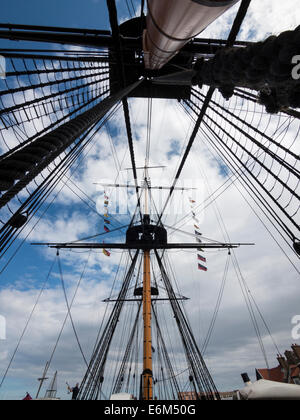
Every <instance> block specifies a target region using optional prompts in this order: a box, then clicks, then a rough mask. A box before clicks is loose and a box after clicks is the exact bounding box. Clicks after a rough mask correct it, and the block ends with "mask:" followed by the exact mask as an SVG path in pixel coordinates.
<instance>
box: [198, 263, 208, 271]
mask: <svg viewBox="0 0 300 420" xmlns="http://www.w3.org/2000/svg"><path fill="white" fill-rule="evenodd" d="M198 269H199V270H202V271H207V268H206V267H204V265H202V264H198Z"/></svg>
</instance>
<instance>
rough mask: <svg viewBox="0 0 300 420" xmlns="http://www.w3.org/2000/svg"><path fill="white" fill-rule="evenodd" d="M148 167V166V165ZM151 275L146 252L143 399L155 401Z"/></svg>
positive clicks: (148, 252) (146, 251) (148, 254)
mask: <svg viewBox="0 0 300 420" xmlns="http://www.w3.org/2000/svg"><path fill="white" fill-rule="evenodd" d="M146 166H147V165H146ZM145 175H146V176H145V215H148V214H149V209H148V194H149V189H148V187H147V186H148V183H147V169H146V174H145ZM151 319H152V311H151V273H150V251H149V250H144V273H143V322H144V349H143V399H144V400H152V399H153V389H152V388H153V378H152V329H151Z"/></svg>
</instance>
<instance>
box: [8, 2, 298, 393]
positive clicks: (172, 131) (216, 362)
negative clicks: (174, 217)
mask: <svg viewBox="0 0 300 420" xmlns="http://www.w3.org/2000/svg"><path fill="white" fill-rule="evenodd" d="M136 3H138V2H136ZM264 3H265V4H266V2H264ZM287 3H288V2H287ZM287 3H286V4H283V2H282V0H269V1H268V2H267V4H268V7H267V11H268V20H267V22H266V21H265V19H263V18H262V16H263V13H262V6H261V4H262V2H261V0H253V2H252V6H251V9H250V12H249V15H248V17H247V19H246V21H245V25H244V27H243V30H242V33H241V37H242V38H243V39H250V38H251V39H252V38H254V39H255V38H256V37H258V38H263V37H264V36H266V35H267V34H268V33H270V32H272V30H273V29H274V28H275V27H276V28H278V30H279V26H280V29H281V30H284V29H286V28H292V27H294V26H295V22H296V21H297V20H299V17H297V16H295V15H296V13H290V14H288V13H287V10H290V11H292V10H297V9H293V7H291V3H293V4H296V3H294V1H293V0H290V1H289V5H288V4H287ZM117 4H118V8H119V18H120V19H124V17H125V16H126V15H128V11H127V8H126V4H125V1H123V0H120V1H118V2H117ZM275 4H276V5H277V8H276V7H275V6H274V5H275ZM284 7H285V13H284V12H283V10H282V9H283V8H284ZM298 10H299V7H298ZM235 11H236V10H235ZM280 15H284V16H285V17H286V19H281V20H280V24H279V19H278V16H280ZM233 17H234V13H229V14H227V15H226V16H224V17H222V18H221V20H220V21H219V22H218V23H217V24H214V25H212V26H211V27H210V28H209V29H208V31H207V33H208V35H207V36H212V37H213V36H215V37H216V38H218V37H219V36H221V35H223V36H224V35H225V34H226V33H228V30H229V29H230V25H231V23H232V20H233ZM0 20H1V22H3V23H16V24H17V23H23V24H32V25H51V26H66V27H68V26H69V27H79V28H84V27H86V28H91V29H109V25H108V16H107V11H106V2H105V0H87V1H83V0H60V1H58V0H53V1H47V2H46V1H41V0H39V1H38V0H35V1H33V0H29V1H24V0H11V1H9V2H3V4H2V5H1V18H0ZM253 28H255V30H254V29H253ZM8 45H9V46H10V47H12V46H15V47H17V48H21V47H22V46H23V47H24V48H30V47H31V48H32V47H33V46H34V47H38V45H37V44H32V43H25V44H24V43H20V42H16V43H12V42H8V41H3V40H0V47H2V48H4V47H6V46H8ZM42 47H43V48H45V47H46V45H45V44H43V45H42ZM130 107H131V111H132V114H133V115H134V116H135V117H134V119H135V120H136V121H135V122H136V123H137V128H135V130H134V131H135V132H134V134H135V135H136V137H135V140H136V143H135V146H136V157H137V163H138V165H139V166H141V165H143V163H144V162H143V160H142V159H143V157H144V154H143V152H144V149H143V146H144V137H145V127H146V123H145V121H143V119H142V115H146V106H145V104H143V103H142V104H141V103H140V102H130ZM174 108H175V106H174V104H173V103H171V102H170V101H168V102H166V101H165V102H164V101H158V102H156V103H155V109H154V115H153V130H154V134H153V139H154V140H155V141H156V143H155V147H153V149H152V150H151V152H153V153H154V158H153V159H154V161H153V164H164V163H165V162H166V161H167V162H168V164H169V165H170V168H171V169H170V172H167V173H168V176H169V179H170V178H171V176H170V174H173V172H174V169H175V167H176V165H177V164H178V159H179V156H178V153H176V150H175V147H178V148H179V149H180V148H182V147H183V146H184V142H185V140H186V139H187V138H188V137H187V132H188V130H190V129H191V125H190V122H187V121H186V120H185V119H184V118H183V117H182V115H180V113H179V111H178V109H175V110H174ZM141 110H142V111H143V112H142V111H141ZM175 112H176V114H175ZM140 113H141V115H140ZM174 115H176V117H175V118H174ZM180 118H183V119H180ZM122 121H123V119H122V114H119V115H118V116H117V117H116V119H115V120H114V121H113V123H112V134H113V137H114V140H115V145H116V148H117V153H118V157H119V159H120V161H121V160H122V157H123V156H124V154H125V153H126V149H127V140H126V136H124V132H125V130H124V124H123V123H122ZM104 134H105V133H104ZM103 137H105V136H104V135H103ZM103 137H101V138H100V139H99V140H101V141H102V140H103ZM115 137H116V138H115ZM160 138H164V139H166V140H165V141H157V140H158V139H160ZM104 140H105V141H106V143H105V142H104V141H103V143H100V145H99V146H98V147H97V149H96V151H95V155H94V156H93V157H91V158H90V160H89V161H88V162H87V167H86V168H84V170H82V171H80V176H78V179H77V181H78V184H79V185H80V186H81V187H82V188H87V189H90V188H91V182H92V181H95V180H96V179H95V178H93V177H96V175H97V172H96V171H95V170H94V166H95V165H96V163H97V159H99V161H100V163H101V165H102V166H101V167H103V171H102V172H101V176H104V175H103V173H104V174H105V176H106V175H107V174H109V175H110V176H113V175H114V172H113V160H112V157H111V156H110V155H109V150H110V149H109V146H108V141H107V140H108V139H107V136H106V137H105V138H104ZM195 147H196V150H195V151H194V153H193V155H194V160H195V161H194V162H188V165H187V166H188V167H187V171H186V173H185V176H186V178H187V179H193V177H199V172H198V166H199V165H200V164H201V165H202V164H203V165H204V169H205V171H206V173H207V174H208V175H207V176H208V178H210V180H211V182H212V183H213V187H212V189H215V188H217V187H218V186H219V185H220V184H221V183H222V182H223V181H224V175H225V174H226V170H225V168H224V167H223V166H221V165H220V164H219V162H218V161H213V160H212V159H209V154H208V152H207V150H206V149H205V148H204V146H203V145H202V138H200V139H199V138H198V141H197V144H196V145H195ZM96 158H97V159H96ZM127 158H128V155H127ZM205 158H206V159H205ZM106 161H107V162H106ZM125 163H126V164H124V166H125V167H126V166H130V162H129V161H128V159H127V161H126V160H125ZM111 173H112V175H111ZM155 176H156V178H157V180H158V182H159V181H160V179H161V178H164V173H158V174H157V175H155ZM155 176H154V177H155ZM83 177H86V178H87V179H86V180H85V181H84V180H83V179H82V178H83ZM167 182H168V179H167ZM228 194H229V195H228V196H226V199H225V198H224V201H222V202H221V204H222V205H223V207H222V214H223V216H224V218H225V219H226V221H227V222H228V226H229V230H230V233H231V235H232V238H234V239H235V240H237V241H240V240H241V241H243V240H246V241H247V242H248V241H250V242H251V241H252V240H253V241H255V242H257V247H256V248H255V249H251V250H242V251H241V254H240V256H241V261H242V268H243V269H244V273H245V276H246V278H247V279H249V283H250V285H251V287H253V290H254V292H255V293H256V295H258V296H259V298H260V301H261V302H263V303H264V304H265V306H264V309H265V310H266V312H267V313H268V316H269V317H268V320H269V321H271V326H272V331H275V336H276V338H277V339H278V341H280V343H282V345H283V346H285V345H286V343H289V340H290V335H289V331H288V328H289V324H288V323H289V319H290V317H291V315H292V314H294V313H295V311H296V310H297V309H296V308H297V307H298V306H297V305H298V300H299V299H298V294H297V291H298V286H299V284H298V283H297V279H296V277H295V273H293V272H292V270H291V268H290V266H289V265H287V264H286V261H285V259H284V258H283V257H282V255H281V254H279V253H278V249H277V248H276V247H275V246H273V245H272V244H270V238H269V237H268V235H267V234H265V233H264V232H262V230H261V228H260V227H259V226H258V225H257V222H256V219H255V218H254V217H253V215H252V214H251V212H250V210H249V208H248V207H247V206H246V205H245V203H243V202H241V201H239V199H238V197H239V196H238V194H237V193H236V192H235V191H232V190H229V192H228ZM180 199H181V197H180ZM232 203H238V204H237V205H234V206H233V205H232ZM233 207H234V208H233ZM202 227H203V229H204V233H207V235H208V236H209V237H214V238H216V239H219V238H220V239H221V236H220V232H219V231H218V229H217V228H216V220H215V218H214V216H210V215H208V214H206V215H205V217H204V219H203V225H202ZM102 229H103V221H102V219H101V218H98V217H97V216H95V215H94V214H93V212H90V211H89V210H88V208H86V207H85V206H84V204H82V203H81V202H80V201H76V200H75V199H74V197H72V194H67V193H66V192H64V194H63V195H62V197H60V200H59V202H58V203H56V204H55V205H53V207H51V210H50V212H49V213H48V214H47V218H46V221H45V222H41V224H40V225H39V230H38V232H35V233H34V235H33V237H32V241H34V242H35V241H40V240H41V241H42V240H46V239H48V238H49V239H52V238H53V237H54V236H55V235H54V234H55V233H57V235H60V238H61V237H62V233H64V235H65V237H66V236H67V238H66V240H71V239H73V235H75V234H76V235H77V234H78V235H79V234H80V236H81V237H82V236H85V234H87V235H88V234H91V235H92V234H95V233H97V232H99V231H101V230H102ZM62 230H63V232H61V231H62ZM41 232H42V233H41ZM254 233H255V235H254ZM180 239H182V240H186V239H187V238H185V237H184V238H180ZM176 255H177V254H175V256H174V255H173V261H174V266H175V265H176V264H177V265H178V267H177V266H176V268H177V271H178V273H179V278H178V280H179V283H180V282H181V284H182V285H183V288H182V293H183V294H184V295H187V296H189V297H194V299H196V300H194V301H193V302H194V304H195V305H194V306H193V305H191V308H188V309H189V310H191V311H192V314H195V313H196V312H197V305H198V302H199V301H200V300H201V299H203V300H202V301H201V304H202V308H204V309H206V308H208V309H209V310H210V311H211V312H209V311H208V315H207V314H206V312H204V315H203V318H201V322H202V323H203V324H204V325H206V324H205V321H207V320H208V321H210V318H209V315H210V313H212V310H213V308H214V304H215V291H216V284H218V280H219V277H220V275H219V273H221V274H222V269H223V262H224V257H225V256H223V255H217V256H216V255H210V258H209V273H208V274H207V276H208V277H207V276H206V277H205V276H201V277H200V278H199V276H198V273H197V270H194V269H191V268H190V267H193V268H195V267H196V264H194V261H193V255H190V254H183V255H184V257H183V258H178V257H177V258H176ZM53 257H54V253H53V251H51V252H48V251H46V250H44V249H40V248H35V247H32V246H31V245H30V243H29V242H26V243H25V244H24V245H23V247H22V249H21V250H20V252H19V253H18V255H17V257H16V258H15V259H14V261H13V263H12V264H10V265H9V267H8V269H7V270H6V271H5V273H4V274H3V275H2V276H1V283H0V302H1V304H2V307H1V306H0V314H2V313H3V312H4V314H5V315H6V314H7V317H8V326H9V329H8V338H7V340H6V342H3V341H1V342H0V346H2V347H1V350H3V352H1V351H0V356H1V357H0V367H1V369H0V379H1V374H2V373H3V371H4V369H5V367H6V366H7V363H8V361H9V357H10V355H11V354H12V351H13V349H14V346H15V345H16V342H17V340H18V338H19V336H20V333H21V332H22V328H23V327H24V324H25V321H26V319H27V318H28V315H29V313H30V310H31V308H32V306H33V304H34V302H35V299H36V296H37V294H38V292H39V287H40V286H41V284H42V283H43V281H44V280H45V277H46V275H47V272H48V270H49V266H50V264H51V262H52V260H53ZM69 257H70V263H68V261H67V258H64V259H63V263H64V270H66V271H64V272H65V274H66V281H67V284H68V286H70V293H71V292H72V290H73V287H74V284H75V283H76V281H77V278H78V275H79V274H80V272H81V269H82V264H83V262H84V259H85V258H86V255H84V256H83V257H82V258H81V257H80V255H78V258H76V255H75V254H73V255H69ZM96 257H98V256H95V255H94V256H93V258H94V259H93V264H92V265H91V268H90V271H89V273H88V275H87V279H86V283H84V286H83V287H82V289H81V295H80V299H79V302H78V307H76V308H74V316H75V317H76V321H77V324H78V329H79V332H80V336H81V337H82V339H83V341H84V344H85V348H86V349H87V351H88V349H89V348H90V347H89V346H88V345H91V340H92V339H91V336H92V334H91V336H90V335H88V334H86V331H85V330H87V331H88V332H90V331H91V332H94V330H93V328H94V329H95V330H96V326H97V324H96V323H95V324H94V323H93V321H95V319H96V315H95V313H97V314H98V315H99V313H98V312H100V309H99V307H100V305H99V302H100V301H101V299H104V298H106V297H107V296H108V294H109V291H110V289H109V283H110V279H111V274H112V272H113V271H114V270H115V268H116V266H117V264H118V261H119V256H118V255H117V254H116V253H113V255H112V259H111V262H110V261H109V259H105V258H104V257H103V256H101V258H98V259H97V258H96ZM190 261H192V262H191V264H189V263H190ZM253 261H255V264H253ZM274 261H276V264H274ZM67 264H69V265H67ZM70 264H71V265H70ZM187 269H188V270H189V271H187ZM187 273H188V275H187ZM233 277H234V276H233ZM283 278H284V279H285V282H286V287H285V289H284V290H283V291H282V288H281V287H280V285H281V282H282V279H283ZM196 282H197V283H196ZM195 285H197V286H196V287H195ZM200 286H201V287H202V289H201V291H203V290H205V293H203V294H200V288H201V287H200ZM267 286H270V289H268V287H267ZM196 289H197V293H199V295H198V294H196V293H195V290H196ZM206 293H207V294H208V295H209V297H208V299H207V300H205V299H204V295H205V294H206ZM285 293H286V295H285ZM239 298H240V296H238V293H237V292H236V289H235V287H234V286H230V287H229V288H228V300H227V301H226V304H225V310H224V313H223V314H222V315H223V318H224V319H225V320H229V322H228V325H227V327H224V328H222V326H221V325H219V327H220V328H219V330H218V333H219V334H218V335H217V337H216V338H215V341H213V343H212V344H213V345H212V357H211V359H209V365H210V366H212V368H213V370H214V373H216V374H217V381H218V385H220V387H221V389H223V390H225V389H228V388H229V389H230V388H236V387H238V386H240V385H241V383H240V377H239V374H240V373H241V371H240V370H242V371H244V370H245V369H253V368H254V367H263V360H262V358H261V357H259V356H257V353H258V350H257V347H256V342H255V337H253V331H251V328H250V329H249V320H248V318H247V317H248V314H247V313H245V312H243V309H241V308H242V304H241V302H240V300H239ZM232 300H233V302H232ZM284 301H285V302H286V305H284V307H280V303H282V302H284ZM15 302H19V308H16V307H15ZM274 302H275V303H274ZM242 303H243V302H242ZM89 305H90V307H91V308H92V309H91V310H90V307H89ZM98 306H99V307H98ZM277 307H278V308H279V309H280V310H278V311H276V310H275V309H276V308H277ZM95 308H96V309H95ZM21 309H22V310H21ZM85 311H86V312H85ZM97 311H98V312H97ZM237 313H238V314H239V317H238V319H236V314H237ZM64 314H65V305H64V301H63V298H62V293H61V290H59V278H58V275H57V268H56V269H55V270H54V275H53V276H52V277H51V280H50V282H49V285H48V290H47V293H46V294H45V296H44V297H43V302H42V304H41V309H40V311H38V315H37V317H36V318H35V319H34V320H33V325H32V328H31V329H30V331H28V334H26V336H25V339H24V344H22V346H21V348H20V352H19V354H18V357H17V358H16V360H15V362H14V364H13V365H12V368H13V369H12V371H11V376H9V378H8V380H7V382H6V383H5V388H4V389H3V390H2V391H1V392H0V398H5V397H6V398H9V397H13V398H17V399H20V398H21V397H22V396H23V394H24V393H25V392H26V391H31V392H32V394H33V395H34V392H35V390H36V386H37V381H36V378H37V377H38V376H39V375H40V374H41V372H42V369H43V367H44V364H45V362H46V359H47V357H48V355H49V352H50V350H51V349H52V344H53V341H54V340H55V338H56V334H57V331H58V330H59V327H60V325H61V318H62V317H63V316H64ZM94 317H95V319H94ZM198 321H199V317H198V314H197V317H196V316H195V319H193V324H194V325H195V324H196V327H197V328H198V324H197V322H198ZM89 323H90V324H91V326H89ZM77 324H76V325H77ZM232 324H233V325H234V326H236V328H234V327H232ZM95 325H96V326H95ZM207 325H209V324H208V322H207ZM234 330H236V331H234ZM71 337H72V334H71V332H70V330H68V331H67V333H66V339H65V341H64V342H63V344H62V347H61V348H60V349H59V352H58V355H57V358H56V359H55V360H54V362H55V363H54V366H53V369H54V368H58V369H59V371H60V372H61V375H60V376H59V381H60V387H61V388H60V391H61V394H60V396H62V397H66V398H68V397H67V396H66V395H65V393H64V392H65V390H64V391H63V387H64V381H65V380H68V381H69V382H72V381H74V382H77V381H78V380H80V374H82V373H83V369H82V370H81V371H80V370H76V367H77V366H81V367H82V368H83V367H84V366H83V363H82V360H81V358H80V355H78V354H77V349H76V344H74V341H73V337H72V338H71ZM92 344H93V343H92ZM270 347H271V346H270ZM270 347H269V349H270ZM282 350H285V348H282ZM272 351H273V349H272V350H271V351H270V357H273V359H271V364H273V363H275V361H274V352H272ZM73 353H74V354H73ZM254 354H255V356H253V355H254ZM70 355H71V356H70ZM69 356H70V357H69ZM209 356H210V354H209ZM73 357H74V359H73ZM236 360H237V361H238V363H237V362H236ZM224 361H225V362H224ZM74 365H75V370H76V371H75V372H72V369H74ZM51 372H52V371H51ZM50 374H51V373H50Z"/></svg>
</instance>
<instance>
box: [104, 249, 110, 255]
mask: <svg viewBox="0 0 300 420" xmlns="http://www.w3.org/2000/svg"><path fill="white" fill-rule="evenodd" d="M103 254H104V255H106V256H107V257H110V255H111V254H110V252H108V251H107V250H106V249H104V248H103Z"/></svg>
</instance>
